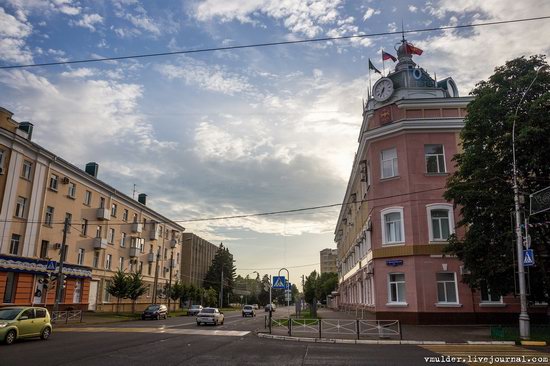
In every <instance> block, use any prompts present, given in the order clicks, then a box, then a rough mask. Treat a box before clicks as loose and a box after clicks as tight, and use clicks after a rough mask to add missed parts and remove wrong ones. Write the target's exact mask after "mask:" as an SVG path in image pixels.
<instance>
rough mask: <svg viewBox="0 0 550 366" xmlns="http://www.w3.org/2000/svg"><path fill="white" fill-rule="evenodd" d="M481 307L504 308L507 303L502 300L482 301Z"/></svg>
mask: <svg viewBox="0 0 550 366" xmlns="http://www.w3.org/2000/svg"><path fill="white" fill-rule="evenodd" d="M479 307H480V308H504V307H506V304H505V303H502V302H480V303H479Z"/></svg>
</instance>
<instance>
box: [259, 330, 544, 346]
mask: <svg viewBox="0 0 550 366" xmlns="http://www.w3.org/2000/svg"><path fill="white" fill-rule="evenodd" d="M257 335H258V337H260V338H265V339H276V340H281V341H294V342H309V343H333V344H378V345H386V344H391V345H396V344H404V345H442V344H469V345H475V344H478V345H482V344H483V345H515V344H516V342H514V341H466V342H462V343H457V342H445V341H413V340H374V339H373V340H370V339H334V338H306V337H289V336H282V335H273V334H267V333H257ZM535 343H542V342H535ZM544 343H545V344H544V345H546V342H544ZM537 345H538V344H537Z"/></svg>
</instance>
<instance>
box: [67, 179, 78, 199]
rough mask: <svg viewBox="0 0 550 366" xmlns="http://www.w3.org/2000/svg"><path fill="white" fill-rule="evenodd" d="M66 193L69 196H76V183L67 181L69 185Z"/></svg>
mask: <svg viewBox="0 0 550 366" xmlns="http://www.w3.org/2000/svg"><path fill="white" fill-rule="evenodd" d="M67 195H68V196H69V197H71V198H75V197H76V184H75V183H73V182H69V187H68V191H67Z"/></svg>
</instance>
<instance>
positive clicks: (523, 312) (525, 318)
mask: <svg viewBox="0 0 550 366" xmlns="http://www.w3.org/2000/svg"><path fill="white" fill-rule="evenodd" d="M546 68H548V65H543V66H541V67H539V68H538V69H537V72H536V74H535V77H534V78H533V80H532V81H531V84H529V86H528V87H527V89H525V91H524V92H523V95H522V96H521V99H520V100H519V103H518V105H517V107H516V111H515V112H514V120H513V121H512V176H513V184H514V211H515V216H516V226H515V231H516V251H517V258H518V275H519V299H520V313H519V335H520V338H521V339H529V336H530V324H529V314H528V313H527V291H526V284H525V268H524V266H523V238H522V234H521V215H520V209H519V188H518V176H517V175H518V171H517V165H516V120H517V117H518V111H519V107H520V106H521V103H522V102H523V99H524V98H525V95H526V94H527V92H529V90H530V89H531V87H532V86H533V84H534V83H535V80H537V77H538V75H539V72H540V71H541V70H542V69H546Z"/></svg>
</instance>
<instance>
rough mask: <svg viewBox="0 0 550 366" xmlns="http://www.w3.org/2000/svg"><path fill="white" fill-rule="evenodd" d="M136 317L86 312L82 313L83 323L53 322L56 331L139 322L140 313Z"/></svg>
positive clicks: (75, 321)
mask: <svg viewBox="0 0 550 366" xmlns="http://www.w3.org/2000/svg"><path fill="white" fill-rule="evenodd" d="M136 314H137V315H136V317H135V318H132V317H128V316H123V315H120V316H117V315H116V314H112V313H94V312H90V311H84V312H82V322H80V321H79V320H69V321H68V322H67V323H65V320H60V321H58V322H56V323H54V322H52V324H53V327H54V329H55V328H64V327H78V326H88V325H99V324H110V323H120V322H127V321H133V320H138V319H139V318H138V317H137V316H138V315H139V313H136Z"/></svg>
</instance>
